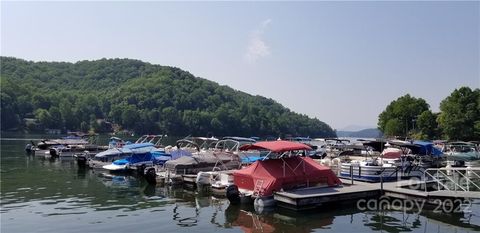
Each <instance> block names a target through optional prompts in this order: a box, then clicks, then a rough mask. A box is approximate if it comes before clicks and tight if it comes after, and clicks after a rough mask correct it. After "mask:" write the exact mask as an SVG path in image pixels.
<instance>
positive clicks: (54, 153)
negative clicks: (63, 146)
mask: <svg viewBox="0 0 480 233" xmlns="http://www.w3.org/2000/svg"><path fill="white" fill-rule="evenodd" d="M50 155H51V156H52V157H58V156H59V155H60V153H58V151H57V149H55V148H50Z"/></svg>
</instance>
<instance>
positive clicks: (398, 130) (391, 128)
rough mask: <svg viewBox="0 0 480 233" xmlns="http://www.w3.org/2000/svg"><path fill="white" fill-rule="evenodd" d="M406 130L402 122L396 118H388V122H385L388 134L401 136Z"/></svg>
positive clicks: (386, 133) (385, 132)
mask: <svg viewBox="0 0 480 233" xmlns="http://www.w3.org/2000/svg"><path fill="white" fill-rule="evenodd" d="M404 132H405V131H404V129H403V127H402V123H401V122H400V121H399V120H398V119H396V118H393V119H390V120H388V122H387V124H385V131H384V134H385V135H387V136H399V135H402V134H403V133H404Z"/></svg>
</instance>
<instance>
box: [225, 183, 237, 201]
mask: <svg viewBox="0 0 480 233" xmlns="http://www.w3.org/2000/svg"><path fill="white" fill-rule="evenodd" d="M227 199H228V200H229V201H230V204H232V205H238V204H240V191H238V186H236V185H234V184H232V185H230V186H228V187H227Z"/></svg>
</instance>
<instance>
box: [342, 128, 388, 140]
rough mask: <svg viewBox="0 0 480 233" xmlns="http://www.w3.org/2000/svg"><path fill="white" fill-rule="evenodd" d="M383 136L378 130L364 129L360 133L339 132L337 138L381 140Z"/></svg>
mask: <svg viewBox="0 0 480 233" xmlns="http://www.w3.org/2000/svg"><path fill="white" fill-rule="evenodd" d="M382 136H383V134H382V132H381V131H380V130H378V129H377V128H370V129H363V130H359V131H337V137H352V138H380V137H382Z"/></svg>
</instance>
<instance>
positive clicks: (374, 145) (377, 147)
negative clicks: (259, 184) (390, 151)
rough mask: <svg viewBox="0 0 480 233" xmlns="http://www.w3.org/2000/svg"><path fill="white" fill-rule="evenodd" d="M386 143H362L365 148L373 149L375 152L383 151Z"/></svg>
mask: <svg viewBox="0 0 480 233" xmlns="http://www.w3.org/2000/svg"><path fill="white" fill-rule="evenodd" d="M386 143H387V142H386V141H362V144H363V146H366V147H368V146H369V147H371V148H372V149H373V150H374V151H380V152H381V151H383V150H384V149H385V144H386Z"/></svg>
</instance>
